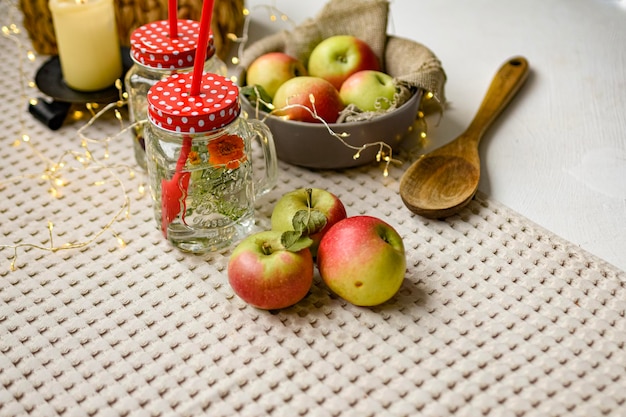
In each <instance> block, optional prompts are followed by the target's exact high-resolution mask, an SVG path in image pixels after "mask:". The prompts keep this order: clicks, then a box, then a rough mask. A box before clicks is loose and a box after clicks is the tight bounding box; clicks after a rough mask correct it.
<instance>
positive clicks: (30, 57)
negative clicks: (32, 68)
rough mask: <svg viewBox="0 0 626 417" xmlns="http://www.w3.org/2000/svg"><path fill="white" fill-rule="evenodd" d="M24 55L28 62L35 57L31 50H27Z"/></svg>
mask: <svg viewBox="0 0 626 417" xmlns="http://www.w3.org/2000/svg"><path fill="white" fill-rule="evenodd" d="M26 56H27V57H28V60H29V61H30V62H33V61H35V58H36V57H35V53H34V52H33V51H28V52H27V53H26Z"/></svg>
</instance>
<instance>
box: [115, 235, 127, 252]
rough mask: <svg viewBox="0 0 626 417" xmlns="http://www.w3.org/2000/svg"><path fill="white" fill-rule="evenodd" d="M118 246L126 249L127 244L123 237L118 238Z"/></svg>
mask: <svg viewBox="0 0 626 417" xmlns="http://www.w3.org/2000/svg"><path fill="white" fill-rule="evenodd" d="M117 244H118V245H120V248H122V249H124V248H125V247H126V242H124V239H122V238H121V237H119V236H118V237H117Z"/></svg>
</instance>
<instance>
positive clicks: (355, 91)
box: [339, 70, 396, 111]
mask: <svg viewBox="0 0 626 417" xmlns="http://www.w3.org/2000/svg"><path fill="white" fill-rule="evenodd" d="M339 96H340V97H341V100H343V104H345V105H346V106H347V105H348V104H354V105H355V106H356V107H358V108H359V109H360V110H362V111H376V110H386V109H388V108H389V107H390V105H391V104H392V103H393V102H394V100H395V96H396V83H395V81H394V79H393V77H392V76H391V75H389V74H385V73H384V72H381V71H373V70H364V71H359V72H355V73H354V74H352V75H351V76H350V77H348V79H347V80H346V81H344V83H343V84H342V85H341V89H340V90H339Z"/></svg>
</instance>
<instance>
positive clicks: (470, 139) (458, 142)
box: [400, 57, 528, 218]
mask: <svg viewBox="0 0 626 417" xmlns="http://www.w3.org/2000/svg"><path fill="white" fill-rule="evenodd" d="M527 76H528V61H527V60H526V59H525V58H523V57H514V58H511V59H509V60H508V61H507V62H505V63H504V64H503V65H502V67H500V69H499V70H498V72H497V73H496V75H495V76H494V78H493V80H492V82H491V85H490V86H489V89H488V91H487V94H486V95H485V98H484V99H483V101H482V103H481V105H480V107H479V109H478V111H477V113H476V115H475V116H474V119H473V120H472V122H471V123H470V125H469V127H468V128H467V129H466V130H465V132H463V133H462V134H461V135H460V136H459V137H458V138H456V139H455V140H453V141H452V142H450V143H448V144H447V145H444V146H442V147H441V148H438V149H435V150H434V151H432V152H430V153H428V154H425V155H422V156H421V157H420V158H419V159H418V160H417V161H415V162H414V163H413V165H411V166H410V167H409V169H407V171H406V172H405V173H404V175H403V176H402V179H401V181H400V196H401V198H402V201H403V202H404V205H405V206H407V208H408V209H409V210H411V211H412V212H414V213H416V214H419V215H421V216H424V217H428V218H444V217H448V216H451V215H453V214H455V213H457V212H458V211H459V210H461V209H462V208H463V207H465V205H467V203H469V201H470V200H471V199H472V198H473V197H474V195H475V194H476V190H477V189H478V182H479V180H480V157H479V154H478V144H479V143H480V139H481V138H482V136H483V134H484V133H485V131H486V130H487V128H488V127H489V126H490V125H491V124H492V122H493V121H494V120H495V119H496V117H497V116H498V115H499V114H500V113H501V112H502V110H503V109H504V108H505V107H506V105H507V104H508V103H509V102H510V101H511V99H512V98H513V97H514V96H515V94H516V93H517V92H518V91H519V89H520V87H521V86H522V84H523V83H524V81H525V80H526V78H527Z"/></svg>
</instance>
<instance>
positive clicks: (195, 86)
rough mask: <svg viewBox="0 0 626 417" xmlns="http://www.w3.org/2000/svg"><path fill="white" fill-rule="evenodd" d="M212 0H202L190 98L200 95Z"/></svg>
mask: <svg viewBox="0 0 626 417" xmlns="http://www.w3.org/2000/svg"><path fill="white" fill-rule="evenodd" d="M213 3H214V0H204V1H203V2H202V15H201V16H200V33H199V34H198V47H197V49H196V58H195V61H194V63H193V78H192V80H191V91H190V92H189V94H190V95H192V96H197V95H200V83H201V82H202V72H203V71H204V60H205V59H206V48H207V46H208V44H209V33H210V32H211V17H212V14H213Z"/></svg>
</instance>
